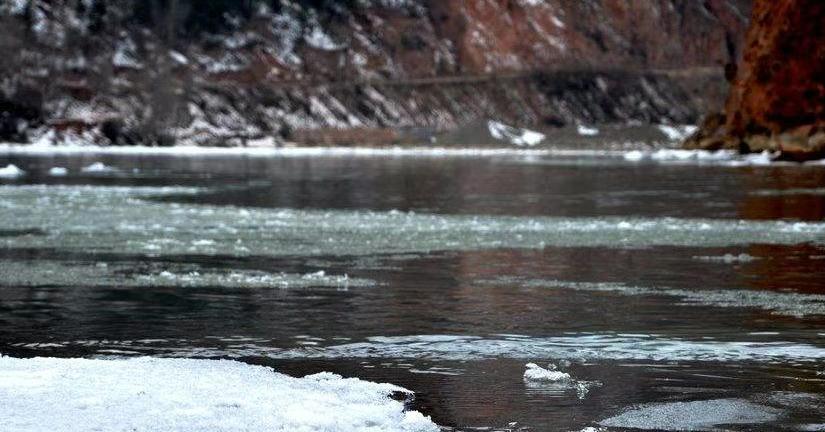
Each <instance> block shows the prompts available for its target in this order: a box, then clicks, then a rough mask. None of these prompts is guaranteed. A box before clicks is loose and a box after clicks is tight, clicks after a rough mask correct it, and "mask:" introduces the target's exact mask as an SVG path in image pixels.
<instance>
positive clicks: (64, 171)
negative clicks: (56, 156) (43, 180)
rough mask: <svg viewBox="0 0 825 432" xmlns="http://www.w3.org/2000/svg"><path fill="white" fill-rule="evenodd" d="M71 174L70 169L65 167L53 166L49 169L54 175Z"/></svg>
mask: <svg viewBox="0 0 825 432" xmlns="http://www.w3.org/2000/svg"><path fill="white" fill-rule="evenodd" d="M68 174H69V170H67V169H66V168H63V167H52V168H50V169H49V175H50V176H52V177H65V176H66V175H68Z"/></svg>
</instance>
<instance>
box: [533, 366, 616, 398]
mask: <svg viewBox="0 0 825 432" xmlns="http://www.w3.org/2000/svg"><path fill="white" fill-rule="evenodd" d="M526 368H527V370H525V371H524V384H525V385H526V386H527V388H528V389H530V390H532V391H534V392H540V393H543V394H549V395H566V394H567V393H568V392H573V393H575V395H576V397H578V398H579V399H584V398H585V397H586V396H587V394H588V393H590V390H591V389H592V388H593V387H598V386H601V385H602V384H601V383H600V382H597V381H580V380H577V379H574V378H573V377H572V376H571V375H570V374H569V373H567V372H562V371H560V370H558V367H557V366H556V365H554V364H552V363H550V364H548V365H547V368H543V367H541V366H539V365H537V364H535V363H527V365H526Z"/></svg>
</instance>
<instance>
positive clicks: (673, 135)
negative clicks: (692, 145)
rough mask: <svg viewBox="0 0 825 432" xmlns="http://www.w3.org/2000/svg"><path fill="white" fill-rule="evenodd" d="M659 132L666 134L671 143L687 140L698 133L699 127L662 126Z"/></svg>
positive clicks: (659, 127)
mask: <svg viewBox="0 0 825 432" xmlns="http://www.w3.org/2000/svg"><path fill="white" fill-rule="evenodd" d="M657 127H658V129H659V131H660V132H662V133H663V134H665V136H666V137H667V139H668V140H669V141H683V140H684V139H685V138H687V137H689V136H690V135H692V134H693V133H694V132H696V129H697V127H696V126H692V125H683V126H671V125H665V124H660V125H658V126H657Z"/></svg>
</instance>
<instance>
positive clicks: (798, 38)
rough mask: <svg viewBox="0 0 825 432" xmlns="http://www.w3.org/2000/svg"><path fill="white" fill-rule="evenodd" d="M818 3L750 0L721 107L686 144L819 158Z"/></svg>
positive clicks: (822, 130)
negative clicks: (740, 49)
mask: <svg viewBox="0 0 825 432" xmlns="http://www.w3.org/2000/svg"><path fill="white" fill-rule="evenodd" d="M823 23H825V2H822V1H819V0H756V1H755V2H754V7H753V17H752V20H751V27H750V29H749V30H748V32H747V41H746V43H747V45H746V48H745V53H744V58H743V59H742V62H741V65H740V66H739V69H738V73H737V75H736V78H735V81H734V83H733V85H732V87H731V90H730V95H729V96H728V100H727V104H726V107H725V112H724V114H722V115H712V116H709V118H708V120H707V121H706V123H705V125H704V127H703V128H702V130H700V132H699V133H698V134H697V135H696V136H694V137H693V138H692V139H690V140H689V141H688V142H687V145H688V146H690V147H699V148H706V149H716V148H734V149H739V150H741V151H744V152H761V151H764V150H768V151H773V152H778V154H779V157H781V158H784V159H790V160H806V159H813V158H822V157H825V29H823V26H822V24H823Z"/></svg>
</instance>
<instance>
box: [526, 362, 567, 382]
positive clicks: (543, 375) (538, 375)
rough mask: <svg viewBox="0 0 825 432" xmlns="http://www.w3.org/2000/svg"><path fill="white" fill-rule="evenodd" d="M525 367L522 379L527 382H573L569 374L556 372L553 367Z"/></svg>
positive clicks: (531, 365) (533, 365) (534, 365)
mask: <svg viewBox="0 0 825 432" xmlns="http://www.w3.org/2000/svg"><path fill="white" fill-rule="evenodd" d="M526 367H527V370H525V371H524V379H525V380H527V381H534V382H535V381H539V382H570V381H572V380H573V378H572V377H571V376H570V374H568V373H566V372H562V371H560V370H558V369H557V368H556V366H555V365H548V366H547V368H546V369H545V368H543V367H541V366H539V365H537V364H535V363H527V365H526Z"/></svg>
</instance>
